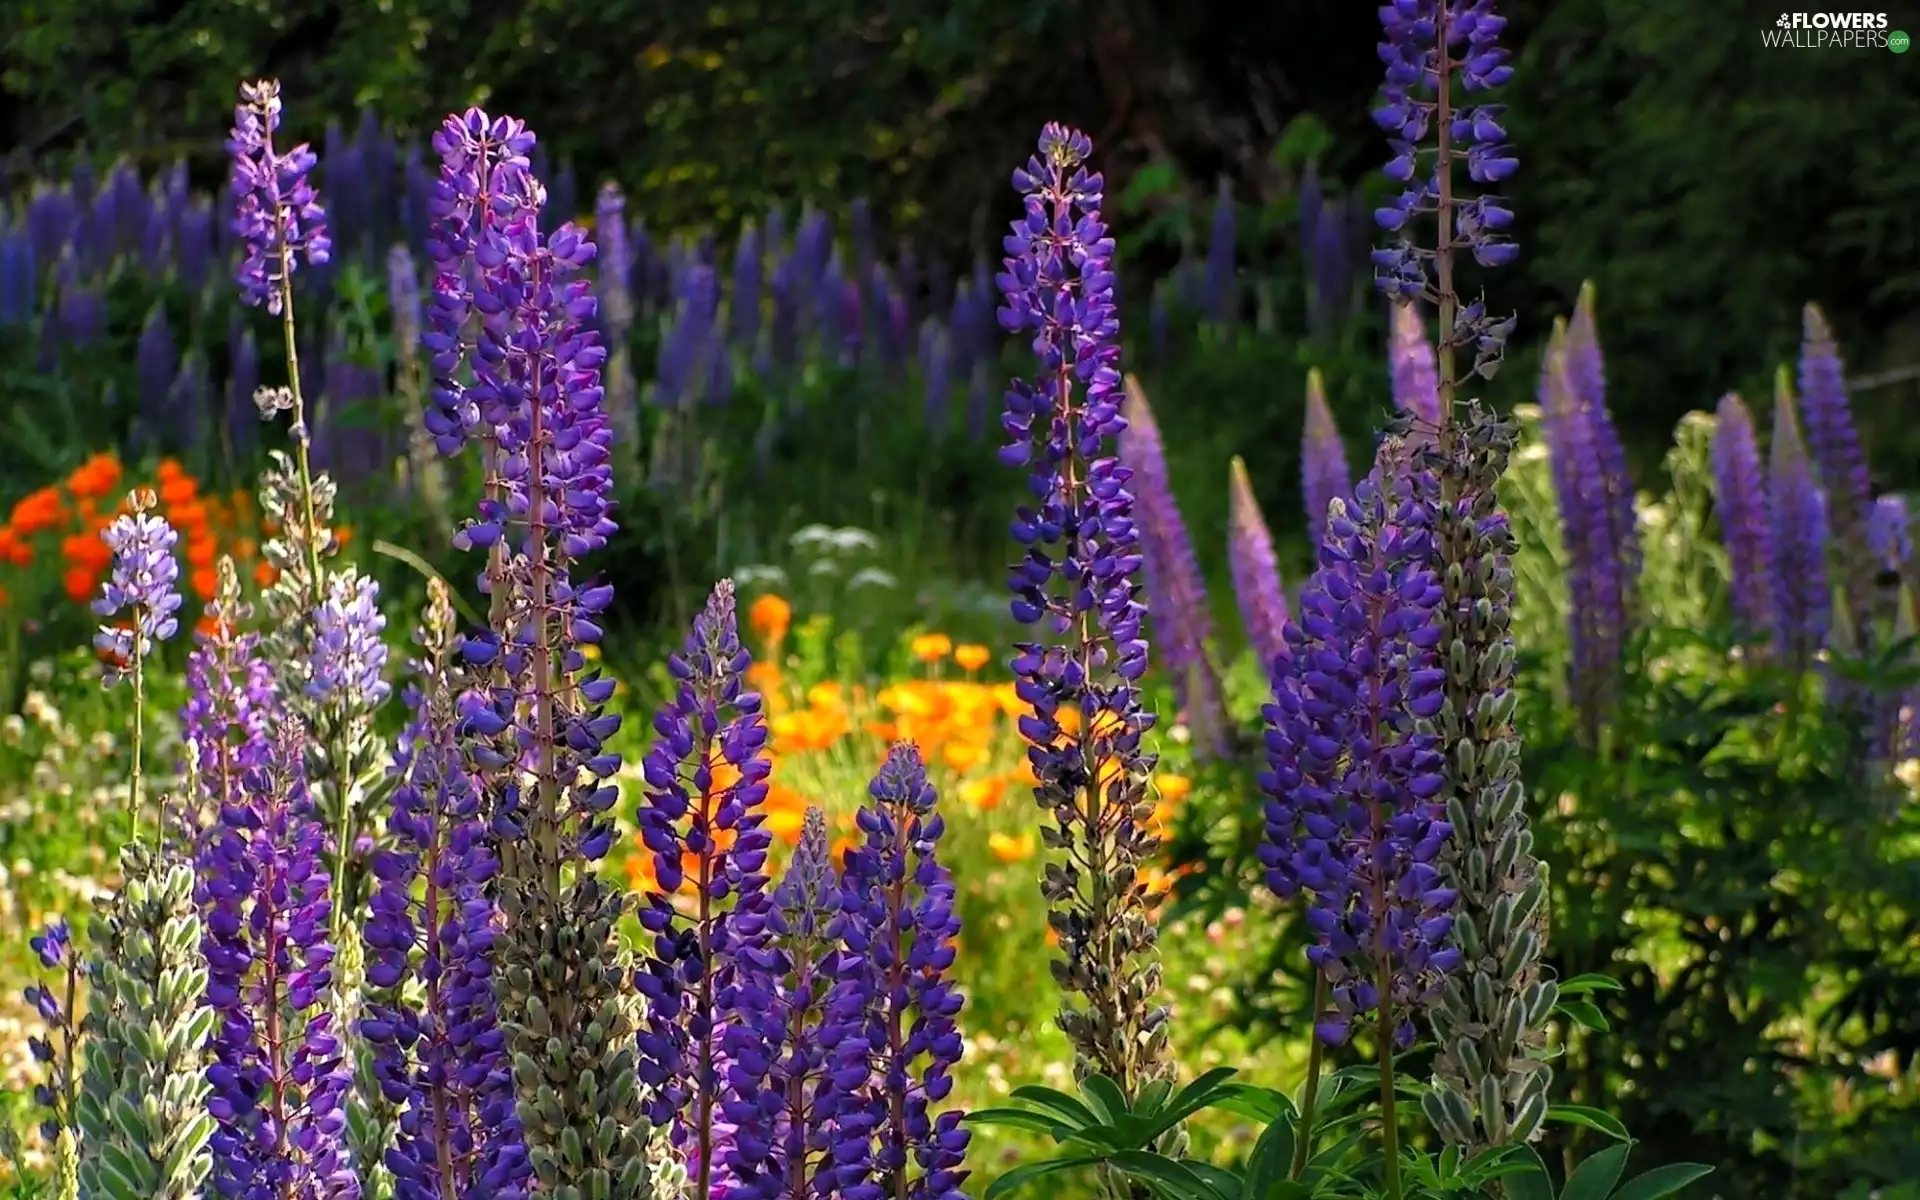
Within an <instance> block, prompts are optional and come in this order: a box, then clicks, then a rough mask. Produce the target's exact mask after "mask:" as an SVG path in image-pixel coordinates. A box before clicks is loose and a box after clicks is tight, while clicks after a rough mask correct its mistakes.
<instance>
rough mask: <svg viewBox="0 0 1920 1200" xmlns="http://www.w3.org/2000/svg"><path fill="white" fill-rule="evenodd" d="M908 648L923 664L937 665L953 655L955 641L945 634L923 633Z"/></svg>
mask: <svg viewBox="0 0 1920 1200" xmlns="http://www.w3.org/2000/svg"><path fill="white" fill-rule="evenodd" d="M907 646H908V649H910V650H911V651H913V656H914V657H915V658H917V659H919V660H920V661H921V662H923V663H937V662H939V661H940V660H941V659H943V658H945V657H946V656H947V655H949V654H952V653H953V639H952V638H950V637H948V636H947V635H946V634H944V633H923V634H921V635H920V636H919V637H916V638H914V639H913V641H911V642H909V643H908V644H907Z"/></svg>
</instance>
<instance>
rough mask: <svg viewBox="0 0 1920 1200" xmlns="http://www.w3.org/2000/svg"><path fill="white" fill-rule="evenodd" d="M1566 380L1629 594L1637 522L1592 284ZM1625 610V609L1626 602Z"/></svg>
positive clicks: (1576, 318) (1577, 310)
mask: <svg viewBox="0 0 1920 1200" xmlns="http://www.w3.org/2000/svg"><path fill="white" fill-rule="evenodd" d="M1566 345H1567V350H1566V353H1567V380H1568V382H1569V383H1571V384H1572V385H1573V394H1574V398H1575V399H1577V400H1578V401H1579V402H1580V409H1581V412H1582V413H1584V414H1585V419H1586V422H1587V426H1588V429H1589V430H1590V434H1589V436H1590V437H1591V438H1592V439H1593V446H1594V453H1595V454H1596V455H1598V456H1599V459H1600V468H1601V472H1602V474H1603V475H1604V477H1605V480H1606V489H1607V522H1608V526H1607V528H1608V533H1607V536H1608V538H1609V539H1610V540H1611V541H1612V543H1613V545H1614V554H1615V555H1616V556H1617V557H1618V558H1619V560H1620V572H1621V581H1620V586H1621V587H1622V588H1623V589H1625V592H1626V593H1629V594H1630V593H1631V592H1632V590H1633V586H1634V584H1635V582H1636V581H1637V580H1638V579H1639V576H1640V536H1639V517H1638V516H1636V515H1635V513H1634V508H1633V477H1632V475H1631V474H1629V472H1628V471H1627V451H1626V447H1625V446H1624V445H1622V444H1621V441H1620V432H1619V430H1618V429H1616V428H1615V427H1614V424H1613V416H1612V414H1610V413H1609V412H1608V411H1607V370H1606V359H1605V358H1604V357H1603V355H1602V354H1601V351H1600V326H1599V322H1598V318H1597V317H1596V316H1595V314H1594V288H1593V281H1592V280H1588V281H1587V282H1586V283H1584V284H1581V285H1580V298H1579V300H1578V301H1577V302H1576V303H1575V305H1574V309H1573V320H1572V321H1570V322H1568V324H1567V339H1566ZM1621 606H1622V607H1623V608H1625V607H1626V599H1625V597H1624V596H1623V598H1622V600H1621Z"/></svg>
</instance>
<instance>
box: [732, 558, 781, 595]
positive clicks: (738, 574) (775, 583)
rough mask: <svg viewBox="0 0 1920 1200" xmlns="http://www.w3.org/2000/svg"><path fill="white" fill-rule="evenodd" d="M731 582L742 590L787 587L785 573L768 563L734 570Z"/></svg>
mask: <svg viewBox="0 0 1920 1200" xmlns="http://www.w3.org/2000/svg"><path fill="white" fill-rule="evenodd" d="M733 582H734V586H735V587H738V588H742V589H745V588H756V587H759V588H782V587H785V586H786V585H787V573H786V572H785V571H783V570H781V569H780V568H779V567H776V566H773V565H771V564H769V563H749V564H747V565H746V566H744V567H736V568H735V569H734V572H733Z"/></svg>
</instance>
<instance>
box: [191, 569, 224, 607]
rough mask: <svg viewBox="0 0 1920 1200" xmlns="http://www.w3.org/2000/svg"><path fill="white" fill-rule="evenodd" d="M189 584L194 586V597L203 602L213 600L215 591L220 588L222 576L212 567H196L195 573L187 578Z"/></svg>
mask: <svg viewBox="0 0 1920 1200" xmlns="http://www.w3.org/2000/svg"><path fill="white" fill-rule="evenodd" d="M187 582H188V583H190V584H192V585H193V594H194V595H196V596H198V597H200V598H201V599H202V600H211V599H213V593H214V591H215V590H216V589H217V588H219V586H220V576H219V575H218V574H217V573H215V571H214V569H213V568H212V567H195V568H194V570H193V573H192V574H191V575H189V576H188V577H187Z"/></svg>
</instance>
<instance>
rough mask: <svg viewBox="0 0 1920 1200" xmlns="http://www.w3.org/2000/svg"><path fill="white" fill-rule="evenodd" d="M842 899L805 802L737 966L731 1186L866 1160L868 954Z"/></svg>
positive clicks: (731, 1039) (820, 1184)
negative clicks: (850, 935)
mask: <svg viewBox="0 0 1920 1200" xmlns="http://www.w3.org/2000/svg"><path fill="white" fill-rule="evenodd" d="M848 904H849V900H848V898H847V896H846V893H845V892H844V890H843V880H842V877H841V874H840V871H839V870H838V869H837V868H836V867H835V866H834V865H833V859H832V856H831V854H830V852H829V848H828V845H827V821H826V814H825V813H823V812H821V811H820V810H819V809H818V808H809V809H808V810H807V812H806V817H805V818H804V821H803V824H802V827H801V832H800V842H799V844H798V846H796V847H795V849H794V854H793V858H792V860H791V861H790V862H789V863H788V864H787V869H786V873H785V875H784V876H782V878H781V880H780V885H779V887H777V888H776V889H774V893H773V899H772V905H771V907H770V909H769V910H768V913H767V928H768V931H769V932H770V933H771V935H772V936H771V938H770V939H769V940H768V941H767V944H766V945H764V946H757V945H753V944H751V943H750V944H749V945H748V947H746V949H748V951H749V954H748V955H747V956H743V957H739V958H737V959H736V962H735V965H734V970H735V971H736V975H735V979H736V983H737V990H736V992H735V998H736V999H737V1002H738V1003H737V1011H738V1014H739V1019H737V1020H734V1021H731V1022H729V1023H728V1025H727V1029H726V1033H725V1035H724V1039H723V1040H724V1043H725V1044H724V1046H723V1047H722V1049H723V1051H724V1054H725V1057H726V1059H727V1060H728V1063H729V1065H728V1067H727V1080H726V1082H727V1088H728V1094H727V1095H725V1096H724V1097H723V1098H722V1101H721V1114H720V1115H721V1117H722V1119H724V1120H725V1121H726V1123H728V1124H730V1125H732V1126H733V1128H734V1131H735V1132H734V1136H733V1138H732V1142H731V1144H730V1145H729V1146H728V1147H727V1148H726V1151H725V1154H724V1164H723V1165H724V1166H725V1168H726V1170H727V1172H728V1174H729V1175H730V1176H731V1177H732V1179H733V1181H734V1186H735V1188H736V1192H735V1194H737V1195H740V1196H743V1197H759V1198H761V1200H782V1198H784V1197H789V1196H799V1197H805V1196H826V1195H832V1194H835V1193H837V1192H841V1191H843V1190H844V1189H845V1188H847V1187H850V1186H854V1185H856V1184H858V1183H860V1182H862V1181H863V1180H865V1178H866V1177H867V1175H868V1173H869V1170H870V1167H871V1157H872V1139H873V1134H874V1129H875V1127H876V1125H877V1124H878V1119H879V1118H878V1114H877V1113H875V1112H873V1111H871V1109H872V1106H870V1105H863V1104H862V1103H861V1101H862V1099H863V1097H862V1095H861V1093H862V1092H863V1091H864V1090H865V1089H866V1087H867V1086H868V1084H869V1082H870V1080H871V1079H872V1078H873V1074H874V1069H873V1065H872V1063H871V1062H870V1061H869V1054H870V1047H869V1045H868V1041H867V1012H868V1007H869V999H870V996H871V994H872V992H873V981H872V978H871V976H872V974H873V972H872V969H871V966H870V964H869V962H868V960H867V959H866V958H865V957H864V956H862V955H861V954H859V953H857V952H855V951H852V950H850V949H849V948H848V947H847V946H846V944H845V936H844V934H845V929H846V927H847V925H848V924H849V923H850V922H853V921H856V920H863V919H864V910H861V911H857V912H854V913H851V914H849V913H845V912H843V911H842V910H843V909H845V908H847V907H848Z"/></svg>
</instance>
